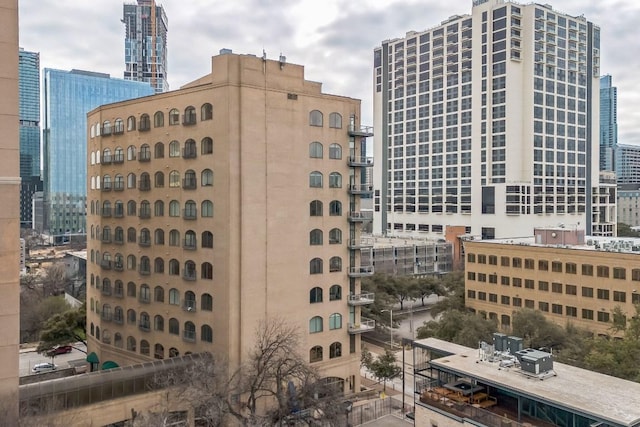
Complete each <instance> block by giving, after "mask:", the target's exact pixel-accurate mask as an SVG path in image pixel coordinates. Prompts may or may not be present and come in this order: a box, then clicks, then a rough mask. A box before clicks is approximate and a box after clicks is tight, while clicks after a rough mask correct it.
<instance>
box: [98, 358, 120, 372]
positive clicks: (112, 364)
mask: <svg viewBox="0 0 640 427" xmlns="http://www.w3.org/2000/svg"><path fill="white" fill-rule="evenodd" d="M118 367H120V365H118V364H117V363H116V362H114V361H113V360H107V361H106V362H104V363H103V364H102V370H103V371H104V370H106V369H113V368H118Z"/></svg>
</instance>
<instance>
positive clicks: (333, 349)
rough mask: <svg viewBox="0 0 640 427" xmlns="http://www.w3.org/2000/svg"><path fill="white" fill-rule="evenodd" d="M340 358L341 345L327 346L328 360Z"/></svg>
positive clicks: (335, 343)
mask: <svg viewBox="0 0 640 427" xmlns="http://www.w3.org/2000/svg"><path fill="white" fill-rule="evenodd" d="M340 356H342V344H341V343H339V342H334V343H333V344H331V345H330V346H329V359H333V358H335V357H340Z"/></svg>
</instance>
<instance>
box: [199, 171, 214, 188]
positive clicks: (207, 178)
mask: <svg viewBox="0 0 640 427" xmlns="http://www.w3.org/2000/svg"><path fill="white" fill-rule="evenodd" d="M200 185H201V186H203V187H211V186H212V185H213V171H212V170H211V169H205V170H203V171H202V173H201V174H200Z"/></svg>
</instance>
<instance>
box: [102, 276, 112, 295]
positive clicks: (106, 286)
mask: <svg viewBox="0 0 640 427" xmlns="http://www.w3.org/2000/svg"><path fill="white" fill-rule="evenodd" d="M102 293H103V294H105V295H111V280H109V279H108V278H107V277H105V278H104V279H102Z"/></svg>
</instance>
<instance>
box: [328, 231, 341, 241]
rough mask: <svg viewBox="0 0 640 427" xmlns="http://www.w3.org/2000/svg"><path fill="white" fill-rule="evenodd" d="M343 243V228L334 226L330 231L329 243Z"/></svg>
mask: <svg viewBox="0 0 640 427" xmlns="http://www.w3.org/2000/svg"><path fill="white" fill-rule="evenodd" d="M340 243H342V230H340V229H339V228H332V229H331V230H330V231H329V244H330V245H338V244H340Z"/></svg>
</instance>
